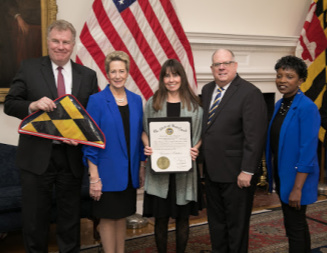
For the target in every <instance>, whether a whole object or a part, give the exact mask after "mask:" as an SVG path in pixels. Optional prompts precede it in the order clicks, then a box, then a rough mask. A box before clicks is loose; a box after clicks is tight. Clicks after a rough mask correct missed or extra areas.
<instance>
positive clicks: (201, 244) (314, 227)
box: [82, 201, 327, 253]
mask: <svg viewBox="0 0 327 253" xmlns="http://www.w3.org/2000/svg"><path fill="white" fill-rule="evenodd" d="M307 216H308V223H309V227H310V233H311V244H312V249H313V250H312V252H313V253H320V252H326V253H327V201H322V202H318V203H315V204H313V205H310V206H309V207H308V210H307ZM174 237H175V233H174V232H173V231H172V232H169V236H168V240H169V246H168V253H174V252H175V238H174ZM200 250H210V238H209V232H208V225H207V224H200V225H196V226H193V227H191V229H190V239H189V242H188V247H187V250H186V252H187V253H195V252H196V253H199V252H200ZM82 252H85V253H97V252H101V248H100V247H99V246H97V245H94V246H90V248H87V249H84V250H82ZM126 252H127V253H153V252H156V246H155V242H154V236H153V235H148V236H143V237H139V238H133V239H130V240H127V241H126ZM249 252H250V253H283V252H285V253H286V252H288V244H287V238H286V236H285V230H284V226H283V218H282V212H281V211H280V209H278V208H277V209H272V210H268V211H267V212H263V213H257V214H253V215H252V216H251V227H250V242H249Z"/></svg>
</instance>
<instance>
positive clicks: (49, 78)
mask: <svg viewBox="0 0 327 253" xmlns="http://www.w3.org/2000/svg"><path fill="white" fill-rule="evenodd" d="M41 73H42V75H43V78H44V80H45V83H46V86H47V87H48V89H49V91H50V93H51V99H55V98H57V97H58V94H57V87H56V82H55V78H54V74H53V71H52V65H51V61H50V58H49V57H45V58H44V59H43V60H42V67H41Z"/></svg>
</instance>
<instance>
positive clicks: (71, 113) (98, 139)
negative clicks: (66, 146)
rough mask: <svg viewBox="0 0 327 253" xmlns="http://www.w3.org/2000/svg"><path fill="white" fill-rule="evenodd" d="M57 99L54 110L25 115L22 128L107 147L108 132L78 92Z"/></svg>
mask: <svg viewBox="0 0 327 253" xmlns="http://www.w3.org/2000/svg"><path fill="white" fill-rule="evenodd" d="M54 103H55V104H56V106H57V108H56V109H55V110H54V111H52V112H44V111H36V112H35V113H33V114H31V115H29V116H27V117H26V118H25V119H23V121H22V122H21V124H20V126H19V129H18V132H19V133H21V134H30V135H35V136H39V137H43V138H48V139H54V140H61V141H63V140H67V139H69V140H73V141H76V142H79V143H81V144H85V145H91V146H95V147H99V148H103V149H104V148H105V137H104V134H103V133H102V131H101V130H100V128H99V127H98V126H97V124H96V123H95V122H94V120H93V119H92V118H91V116H90V115H89V114H88V113H87V112H86V111H85V109H84V108H83V106H82V105H81V104H80V103H79V102H78V100H77V99H76V98H75V97H74V96H72V95H65V96H62V97H60V98H58V99H56V100H54Z"/></svg>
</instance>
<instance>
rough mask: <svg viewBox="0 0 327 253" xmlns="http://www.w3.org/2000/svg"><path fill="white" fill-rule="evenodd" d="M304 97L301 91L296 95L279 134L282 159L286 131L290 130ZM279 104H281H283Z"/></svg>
mask: <svg viewBox="0 0 327 253" xmlns="http://www.w3.org/2000/svg"><path fill="white" fill-rule="evenodd" d="M302 97H303V93H302V95H301V91H300V92H299V93H298V94H297V95H295V97H294V99H293V102H292V105H291V107H290V109H289V110H288V112H287V114H286V117H285V119H284V121H283V124H282V127H281V129H280V134H279V147H280V149H279V150H278V155H279V157H281V156H280V152H281V151H282V150H283V145H284V143H285V142H284V138H285V135H286V130H287V129H288V126H289V124H290V123H291V122H292V120H293V117H294V116H295V114H296V110H297V107H298V104H299V103H300V101H301V99H302ZM279 104H281V102H280V103H279ZM276 109H277V108H276ZM278 109H279V107H278ZM276 113H277V111H276Z"/></svg>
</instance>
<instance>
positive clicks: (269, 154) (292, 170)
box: [266, 56, 320, 253]
mask: <svg viewBox="0 0 327 253" xmlns="http://www.w3.org/2000/svg"><path fill="white" fill-rule="evenodd" d="M275 70H276V72H277V75H276V86H277V89H278V90H279V92H281V93H282V94H283V98H282V99H281V100H279V101H278V102H277V103H276V106H275V111H274V114H273V117H272V120H271V122H270V125H269V129H268V138H267V147H266V160H267V168H268V177H269V185H270V190H272V186H273V180H274V182H275V189H276V192H277V193H278V195H279V197H280V200H281V203H282V210H283V215H284V225H285V229H286V235H287V237H288V240H289V252H296V253H301V252H310V248H311V245H310V233H309V228H308V224H307V221H306V208H307V205H308V204H311V203H313V202H315V201H316V200H317V195H318V192H317V189H318V179H319V165H318V157H317V146H318V131H319V128H320V115H319V111H318V108H317V106H316V105H315V104H314V103H313V102H312V101H311V100H310V99H309V98H308V97H306V96H305V95H304V94H303V92H302V91H300V89H299V87H300V85H301V84H302V83H303V82H304V81H305V80H306V78H307V66H306V64H305V63H304V62H303V61H302V60H301V59H299V58H297V57H295V56H285V57H283V58H281V59H280V60H279V61H278V62H277V63H276V65H275Z"/></svg>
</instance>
